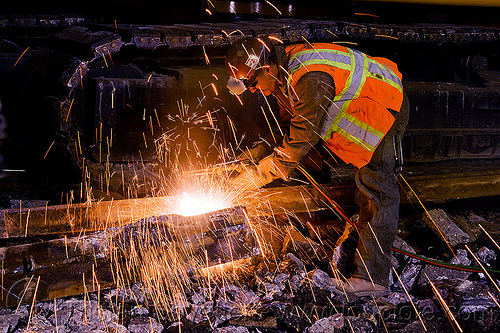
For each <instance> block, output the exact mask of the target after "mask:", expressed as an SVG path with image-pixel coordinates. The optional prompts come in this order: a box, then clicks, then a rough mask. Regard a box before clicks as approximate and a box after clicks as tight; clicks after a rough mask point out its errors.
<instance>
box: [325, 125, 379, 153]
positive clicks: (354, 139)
mask: <svg viewBox="0 0 500 333" xmlns="http://www.w3.org/2000/svg"><path fill="white" fill-rule="evenodd" d="M335 132H337V133H339V134H340V135H342V136H343V137H344V138H346V139H348V140H349V141H351V142H354V143H356V144H358V145H360V146H361V147H363V148H365V149H366V150H368V151H369V152H373V151H374V150H375V147H373V146H372V145H369V144H368V143H366V142H363V141H361V140H360V139H358V138H357V137H355V136H353V135H351V134H349V132H347V131H345V130H343V129H342V128H340V127H339V128H338V129H337V130H335Z"/></svg>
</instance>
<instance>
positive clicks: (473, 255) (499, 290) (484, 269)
mask: <svg viewBox="0 0 500 333" xmlns="http://www.w3.org/2000/svg"><path fill="white" fill-rule="evenodd" d="M465 248H466V249H467V251H469V252H470V254H471V255H472V257H473V258H474V259H475V260H476V262H477V263H478V264H479V266H481V268H482V270H483V271H484V273H485V274H486V275H487V276H488V278H489V279H490V281H491V283H493V285H494V286H495V288H497V290H498V292H500V288H499V287H498V284H497V283H496V282H495V280H493V278H492V277H491V275H490V273H488V271H487V270H486V268H484V266H483V264H481V262H480V261H479V259H478V258H477V257H476V255H475V254H474V253H473V252H472V251H471V249H469V247H468V246H467V245H465Z"/></svg>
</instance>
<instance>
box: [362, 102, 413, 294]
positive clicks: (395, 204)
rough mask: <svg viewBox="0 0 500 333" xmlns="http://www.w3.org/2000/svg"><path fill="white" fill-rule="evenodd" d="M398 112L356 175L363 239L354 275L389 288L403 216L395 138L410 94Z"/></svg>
mask: <svg viewBox="0 0 500 333" xmlns="http://www.w3.org/2000/svg"><path fill="white" fill-rule="evenodd" d="M395 115H396V121H395V122H394V124H393V126H392V128H391V130H390V131H389V133H388V134H387V135H386V136H385V138H384V139H383V140H382V142H381V143H380V145H379V146H378V147H377V149H376V150H375V153H374V155H373V157H372V159H371V161H370V163H368V164H367V165H366V166H364V167H362V168H360V169H359V170H357V172H356V174H355V178H356V185H357V187H358V189H359V195H360V196H359V199H360V201H359V204H360V213H359V223H358V225H359V233H360V242H359V245H358V250H359V254H358V255H356V259H355V260H356V265H357V269H356V271H355V272H354V274H353V277H357V278H363V279H366V280H370V279H373V282H375V283H376V284H379V285H382V286H385V287H388V285H389V272H390V267H391V266H390V264H391V259H390V258H391V248H392V244H393V242H394V238H395V237H396V232H397V227H398V217H399V189H398V184H397V179H396V174H395V172H394V167H395V152H394V137H395V136H398V135H402V133H403V131H404V128H405V127H406V124H407V123H408V100H407V98H406V96H405V99H404V101H403V106H402V108H401V111H400V112H399V113H396V114H395ZM360 257H361V258H360Z"/></svg>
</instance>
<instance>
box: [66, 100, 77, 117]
mask: <svg viewBox="0 0 500 333" xmlns="http://www.w3.org/2000/svg"><path fill="white" fill-rule="evenodd" d="M74 101H75V99H74V98H73V99H72V100H71V103H69V108H68V114H67V115H66V122H67V121H68V119H69V114H70V112H71V107H72V106H73V102H74Z"/></svg>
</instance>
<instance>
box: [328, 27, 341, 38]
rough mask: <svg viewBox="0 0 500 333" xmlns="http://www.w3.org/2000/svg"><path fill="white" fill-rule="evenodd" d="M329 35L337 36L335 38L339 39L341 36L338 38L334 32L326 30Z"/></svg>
mask: <svg viewBox="0 0 500 333" xmlns="http://www.w3.org/2000/svg"><path fill="white" fill-rule="evenodd" d="M326 31H327V32H328V33H330V34H332V35H333V36H335V38H339V36H337V35H336V34H334V33H333V32H331V31H330V30H328V29H327V30H326Z"/></svg>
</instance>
